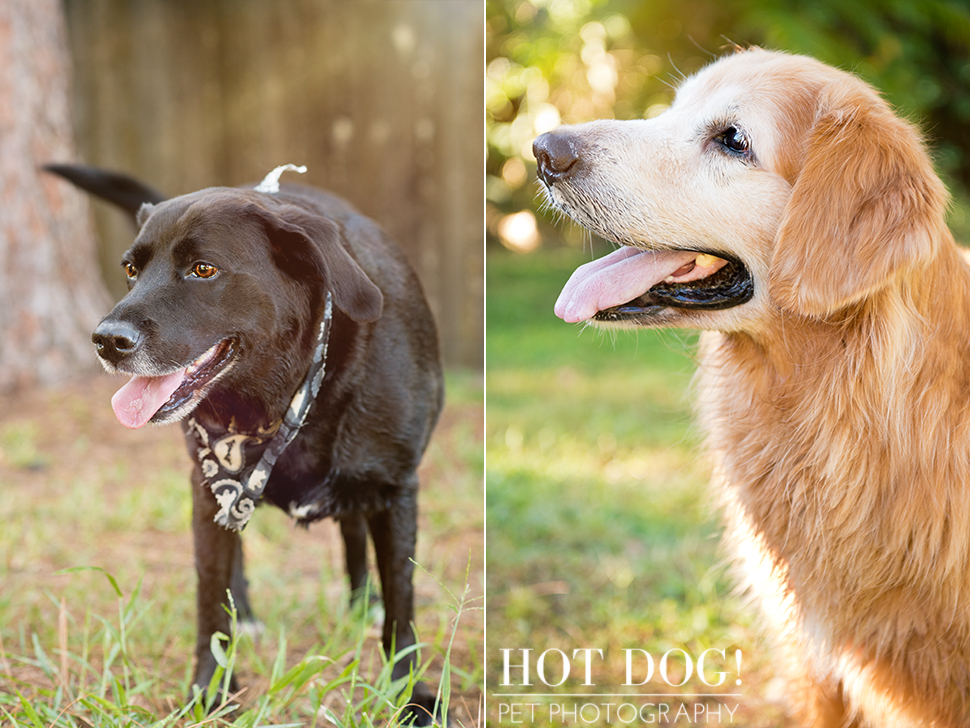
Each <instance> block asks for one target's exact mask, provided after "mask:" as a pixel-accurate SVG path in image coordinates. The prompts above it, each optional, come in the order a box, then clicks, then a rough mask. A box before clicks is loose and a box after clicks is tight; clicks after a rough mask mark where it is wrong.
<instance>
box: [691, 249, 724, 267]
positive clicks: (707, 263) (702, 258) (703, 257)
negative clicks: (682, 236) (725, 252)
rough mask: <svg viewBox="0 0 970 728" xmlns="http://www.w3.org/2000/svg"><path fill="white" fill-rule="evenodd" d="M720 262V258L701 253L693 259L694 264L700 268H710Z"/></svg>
mask: <svg viewBox="0 0 970 728" xmlns="http://www.w3.org/2000/svg"><path fill="white" fill-rule="evenodd" d="M720 260H721V258H718V257H717V256H715V255H708V254H707V253H701V254H700V255H698V256H697V257H696V258H695V259H694V262H695V263H696V264H697V265H698V267H700V268H710V267H711V266H713V265H716V264H717V263H718V262H719V261H720Z"/></svg>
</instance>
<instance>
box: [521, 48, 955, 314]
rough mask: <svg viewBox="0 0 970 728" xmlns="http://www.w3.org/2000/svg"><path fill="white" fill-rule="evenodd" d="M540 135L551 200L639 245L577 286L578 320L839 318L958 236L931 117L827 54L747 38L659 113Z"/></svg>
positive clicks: (599, 264) (571, 299)
mask: <svg viewBox="0 0 970 728" xmlns="http://www.w3.org/2000/svg"><path fill="white" fill-rule="evenodd" d="M534 150H535V154H536V158H537V161H538V172H539V178H540V180H541V181H542V183H543V187H544V190H545V193H546V197H547V199H548V201H549V203H550V204H551V205H552V206H553V207H555V208H557V209H558V210H560V211H562V212H564V213H566V214H567V215H569V216H570V217H572V218H573V219H574V220H576V221H577V222H579V223H580V224H582V225H583V226H585V227H587V228H589V229H590V230H592V231H593V232H595V233H597V234H599V235H601V236H603V237H605V238H606V239H607V240H610V241H612V242H614V243H617V244H618V245H620V246H622V247H621V248H620V249H619V250H618V251H615V252H614V253H611V254H610V255H608V256H606V257H605V258H602V259H600V260H597V261H594V262H593V263H590V264H588V265H586V266H583V267H581V268H580V269H579V270H577V271H576V273H575V274H574V275H573V277H572V278H571V279H570V281H569V283H567V285H566V287H565V289H564V290H563V293H562V296H561V297H560V300H559V302H558V303H557V306H556V312H557V315H559V316H560V317H562V318H564V319H565V320H566V321H572V322H577V321H592V322H595V323H606V324H609V323H616V324H627V325H629V324H633V325H640V326H685V327H692V328H702V329H712V330H722V331H732V330H747V331H757V330H758V329H759V328H760V327H763V326H766V325H770V323H771V322H772V321H774V320H777V317H778V315H779V313H780V312H787V313H788V314H794V315H798V316H805V317H811V318H826V317H829V316H832V315H833V314H835V313H837V312H839V311H842V310H844V309H845V308H846V307H848V306H850V305H852V304H853V303H856V302H859V301H861V300H863V299H865V298H866V297H868V296H871V295H873V294H874V293H876V292H877V291H879V290H881V289H884V288H886V287H889V286H892V285H894V283H896V282H898V281H899V280H901V279H902V278H903V277H905V276H906V275H908V274H909V273H912V272H913V271H916V270H919V269H920V268H921V267H924V266H926V265H927V264H928V263H929V262H930V261H931V260H932V259H933V258H934V256H935V253H936V250H937V246H938V244H939V241H940V240H941V239H942V238H943V236H944V234H945V232H944V231H945V228H944V222H943V214H944V209H945V206H946V200H947V196H946V192H945V190H944V188H943V185H942V184H941V183H940V181H939V179H938V178H937V177H936V175H935V174H934V172H933V168H932V165H931V163H930V161H929V159H928V157H927V155H926V153H925V151H924V149H923V146H922V143H921V141H920V138H919V135H918V134H917V133H916V131H915V130H914V129H913V128H912V127H911V126H910V125H909V124H907V123H906V122H904V121H902V120H900V119H899V118H898V117H896V116H895V115H894V114H893V113H892V111H891V110H890V109H889V107H888V105H887V104H886V103H885V102H884V101H883V100H882V99H881V98H880V97H879V96H878V95H877V94H876V93H875V92H874V91H873V90H872V89H871V88H870V87H869V86H867V85H866V84H865V83H863V82H862V81H860V80H859V79H857V78H855V77H854V76H852V75H850V74H847V73H844V72H842V71H838V70H836V69H834V68H831V67H829V66H826V65H824V64H822V63H819V62H817V61H814V60H812V59H809V58H804V57H799V56H790V55H786V54H782V53H775V52H769V51H764V50H760V49H751V50H745V51H740V52H738V53H735V54H732V55H730V56H727V57H725V58H722V59H721V60H719V61H717V62H716V63H714V64H712V65H710V66H708V67H707V68H705V69H703V70H701V71H700V72H699V73H697V74H696V75H695V76H693V77H691V78H689V79H687V81H685V82H684V84H683V85H682V86H681V88H680V89H679V90H678V93H677V96H676V99H675V101H674V103H673V104H672V105H671V107H670V108H669V109H668V110H667V111H665V112H664V113H663V114H661V115H660V116H658V117H656V118H654V119H649V120H643V121H625V122H615V121H599V122H592V123H589V124H582V125H578V126H573V127H563V128H561V129H558V130H556V131H553V132H550V133H548V134H544V135H542V136H541V137H539V138H538V139H537V140H536V141H535V144H534Z"/></svg>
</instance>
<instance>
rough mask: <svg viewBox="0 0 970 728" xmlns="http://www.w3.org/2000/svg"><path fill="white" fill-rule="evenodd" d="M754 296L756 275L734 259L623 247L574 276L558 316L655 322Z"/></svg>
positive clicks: (558, 307) (576, 319)
mask: <svg viewBox="0 0 970 728" xmlns="http://www.w3.org/2000/svg"><path fill="white" fill-rule="evenodd" d="M753 296H754V282H753V280H752V278H751V274H750V273H749V272H748V269H747V268H746V267H745V266H744V265H743V264H742V263H741V262H740V261H738V260H736V259H735V258H733V257H729V256H724V255H714V254H711V253H702V252H698V251H690V250H664V251H651V250H642V249H639V248H631V247H623V248H620V249H619V250H616V251H614V252H613V253H610V254H609V255H606V256H604V257H603V258H599V259H597V260H594V261H592V262H591V263H587V264H586V265H584V266H581V267H580V268H578V269H577V270H576V271H575V272H574V273H573V275H572V276H571V277H570V279H569V281H568V282H567V283H566V285H565V287H564V288H563V291H562V293H561V294H560V296H559V300H558V301H557V302H556V315H557V316H559V317H560V318H562V319H563V320H564V321H567V322H571V323H575V322H579V321H590V320H592V321H600V322H637V321H642V322H644V323H649V322H650V319H652V318H653V317H655V316H656V315H657V314H658V313H659V312H660V311H662V310H664V309H684V310H698V311H716V310H720V309H726V308H731V307H733V306H738V305H740V304H742V303H745V302H747V301H750V300H751V298H752V297H753Z"/></svg>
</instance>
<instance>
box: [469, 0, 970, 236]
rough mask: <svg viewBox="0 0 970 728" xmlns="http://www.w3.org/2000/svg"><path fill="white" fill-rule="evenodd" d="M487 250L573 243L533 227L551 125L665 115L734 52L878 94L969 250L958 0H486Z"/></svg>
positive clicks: (967, 89) (965, 42)
mask: <svg viewBox="0 0 970 728" xmlns="http://www.w3.org/2000/svg"><path fill="white" fill-rule="evenodd" d="M486 8H487V11H486V12H487V17H486V27H487V38H486V54H487V64H488V71H487V78H486V105H487V122H486V123H487V135H488V162H487V183H486V194H487V199H488V204H487V222H488V234H489V241H490V242H491V243H494V242H495V241H497V240H501V241H502V242H503V243H504V244H505V245H507V246H508V247H512V248H515V249H519V250H529V249H533V248H535V247H536V246H538V245H539V244H540V243H541V242H542V241H548V242H552V241H557V240H561V239H565V240H566V242H567V243H568V242H573V243H575V242H578V241H579V240H580V239H581V236H582V235H583V233H582V232H581V231H580V230H579V229H578V228H577V227H576V226H562V227H561V229H556V228H553V227H551V224H552V221H551V220H542V219H540V220H539V221H538V223H537V220H536V215H535V214H534V212H533V210H534V209H535V207H536V193H537V187H536V186H535V160H534V158H533V156H532V140H533V139H534V138H535V137H536V136H537V135H538V134H540V133H542V132H544V131H548V130H549V129H552V128H554V127H555V126H558V125H559V124H560V123H578V122H582V121H588V120H590V119H595V118H617V119H633V118H643V117H651V116H655V115H656V114H658V113H660V112H662V111H663V110H664V108H666V106H667V105H668V104H669V103H670V101H671V99H672V98H673V94H674V88H675V87H676V84H677V82H678V79H680V78H681V77H682V76H683V75H689V74H691V73H693V72H694V71H696V70H698V69H699V68H700V67H701V66H702V65H704V64H706V63H708V62H710V61H711V60H712V59H713V58H715V57H716V56H718V55H719V54H721V53H722V52H724V51H725V50H727V49H728V48H729V47H730V46H732V45H733V44H735V43H736V44H739V45H749V44H754V45H760V46H764V47H766V48H772V49H777V50H785V51H789V52H792V53H802V54H806V55H810V56H814V57H815V58H818V59H819V60H821V61H824V62H826V63H829V64H832V65H834V66H838V67H840V68H842V69H845V70H848V71H852V72H854V73H856V74H858V75H859V76H861V77H862V78H863V79H865V80H866V81H868V82H870V83H871V84H873V85H874V86H876V88H878V89H881V90H882V92H883V93H884V95H885V96H886V98H887V99H888V100H889V102H890V103H892V104H893V106H894V107H895V108H896V109H897V110H898V111H899V112H900V113H901V114H902V115H903V116H905V117H906V118H908V119H910V120H912V121H914V122H916V123H917V124H919V126H920V127H921V128H922V129H923V130H924V132H925V134H926V137H927V139H928V141H929V144H930V146H931V148H932V150H933V154H934V159H935V161H936V166H937V170H938V171H939V173H940V174H941V175H942V177H943V178H944V181H945V182H946V183H947V185H948V187H949V188H950V191H951V193H952V194H953V195H954V200H955V204H954V205H953V207H952V210H951V219H950V222H951V225H952V226H953V228H954V232H955V233H956V235H957V238H958V239H960V240H962V241H963V242H965V243H970V213H968V212H967V210H968V209H970V208H968V203H967V193H968V189H970V3H967V2H966V0H920V2H912V1H911V0H796V1H794V2H793V1H792V0H650V1H649V2H643V0H488V2H487V3H486Z"/></svg>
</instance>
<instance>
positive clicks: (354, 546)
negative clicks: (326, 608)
mask: <svg viewBox="0 0 970 728" xmlns="http://www.w3.org/2000/svg"><path fill="white" fill-rule="evenodd" d="M340 535H341V536H343V539H344V558H345V559H346V564H347V576H348V577H350V601H351V603H354V602H356V601H357V600H358V599H360V598H361V597H362V596H363V595H364V591H365V590H364V587H365V585H366V584H367V521H366V520H364V517H363V516H362V515H361V514H359V513H350V514H348V515H346V516H341V518H340ZM370 596H371V599H372V600H373V599H376V598H377V595H376V594H371V595H370Z"/></svg>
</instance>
